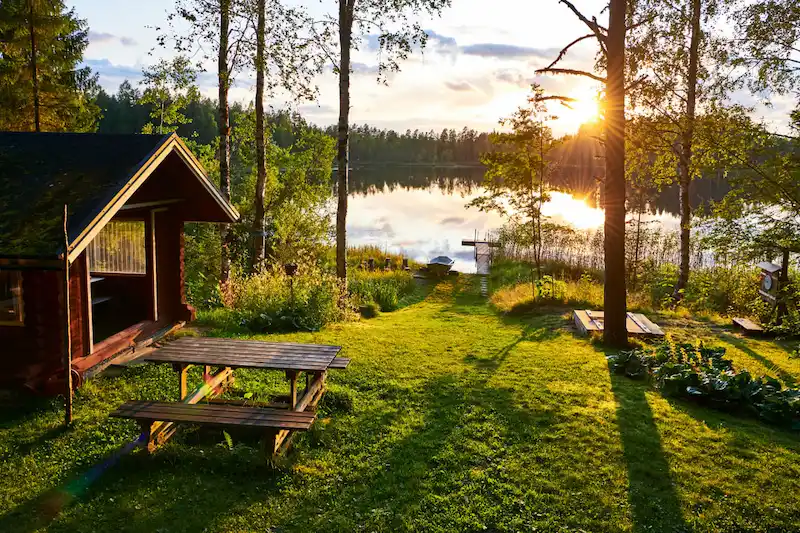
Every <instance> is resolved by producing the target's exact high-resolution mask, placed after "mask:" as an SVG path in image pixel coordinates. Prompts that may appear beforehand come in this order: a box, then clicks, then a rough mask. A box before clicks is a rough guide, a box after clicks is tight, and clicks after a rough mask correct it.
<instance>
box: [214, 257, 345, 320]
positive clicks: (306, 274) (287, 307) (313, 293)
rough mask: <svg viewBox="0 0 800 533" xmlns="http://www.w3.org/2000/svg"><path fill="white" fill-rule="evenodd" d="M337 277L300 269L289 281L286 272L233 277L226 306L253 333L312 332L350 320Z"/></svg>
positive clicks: (313, 269)
mask: <svg viewBox="0 0 800 533" xmlns="http://www.w3.org/2000/svg"><path fill="white" fill-rule="evenodd" d="M345 297H346V296H345V295H344V292H343V289H342V285H341V284H340V283H339V281H338V280H337V279H336V277H335V276H333V275H331V274H329V273H326V272H323V271H321V270H319V269H316V268H313V267H301V268H300V269H299V270H298V272H297V274H296V275H295V276H294V277H293V278H290V277H289V276H287V275H286V274H285V272H284V270H283V268H280V267H275V268H267V269H264V270H262V271H261V272H259V273H258V274H253V275H251V276H247V277H245V276H242V275H241V274H238V273H234V274H233V275H232V276H231V279H230V281H229V283H228V286H227V287H226V292H225V295H224V300H225V304H226V306H227V307H228V308H229V309H231V310H232V311H233V312H234V313H235V314H236V315H237V317H238V319H239V321H240V323H241V325H243V326H245V327H247V328H248V329H250V330H251V331H254V332H268V331H286V330H309V331H316V330H319V329H320V328H322V327H323V326H325V325H326V324H329V323H332V322H337V321H341V320H344V319H345V318H347V314H348V308H349V307H351V304H350V303H349V302H348V305H346V306H345V308H344V309H342V307H341V306H340V305H339V301H340V300H341V299H342V298H345Z"/></svg>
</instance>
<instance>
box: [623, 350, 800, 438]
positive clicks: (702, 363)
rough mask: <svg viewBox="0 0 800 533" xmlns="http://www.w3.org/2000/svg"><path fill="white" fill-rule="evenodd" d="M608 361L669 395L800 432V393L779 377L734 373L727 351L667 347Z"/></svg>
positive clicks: (627, 374)
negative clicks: (650, 381)
mask: <svg viewBox="0 0 800 533" xmlns="http://www.w3.org/2000/svg"><path fill="white" fill-rule="evenodd" d="M608 360H609V366H610V368H611V370H612V372H614V373H615V374H621V375H625V376H628V377H630V378H634V379H644V378H652V380H653V383H654V384H655V386H656V387H657V388H658V389H659V390H660V391H661V392H663V393H664V394H665V395H667V396H674V397H680V398H686V399H691V400H693V401H698V402H701V403H703V404H705V405H708V406H710V407H713V408H715V409H722V410H726V411H736V412H741V413H746V414H751V415H755V416H758V417H759V418H761V419H762V420H765V421H767V422H770V423H773V424H778V425H782V426H787V427H791V428H793V429H800V389H793V388H785V387H784V386H783V385H782V384H781V382H780V381H778V380H777V379H775V378H771V377H767V376H762V377H758V378H754V377H753V376H752V375H751V374H750V373H749V372H748V371H747V370H737V369H735V368H734V366H733V362H732V361H731V360H730V359H727V358H726V357H725V348H708V347H705V346H703V345H702V344H701V345H699V346H698V345H694V344H687V343H680V344H677V343H676V344H673V343H669V342H666V343H663V344H661V345H659V346H658V347H656V348H655V349H654V350H652V349H651V350H642V349H636V350H631V351H624V352H621V353H619V354H617V355H612V356H609V357H608Z"/></svg>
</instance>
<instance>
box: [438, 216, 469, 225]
mask: <svg viewBox="0 0 800 533" xmlns="http://www.w3.org/2000/svg"><path fill="white" fill-rule="evenodd" d="M466 221H467V219H466V218H464V217H447V218H443V219H442V220H440V221H439V224H441V225H442V226H448V225H453V226H461V225H462V224H464V223H465V222H466Z"/></svg>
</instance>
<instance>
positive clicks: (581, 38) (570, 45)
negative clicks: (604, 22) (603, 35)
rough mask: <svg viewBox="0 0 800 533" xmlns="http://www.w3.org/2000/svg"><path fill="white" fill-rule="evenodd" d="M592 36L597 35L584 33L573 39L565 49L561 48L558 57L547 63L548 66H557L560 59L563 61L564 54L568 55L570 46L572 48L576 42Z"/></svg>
mask: <svg viewBox="0 0 800 533" xmlns="http://www.w3.org/2000/svg"><path fill="white" fill-rule="evenodd" d="M592 37H596V36H595V34H594V33H590V34H588V35H584V36H583V37H578V38H577V39H575V40H574V41H572V42H571V43H569V44H568V45H567V46H565V47H564V48H563V50H561V51H560V52H559V53H558V57H557V58H555V59H554V60H553V62H552V63H550V64H549V65H547V68H553V67H554V66H556V63H558V62H559V61H561V60H562V59H563V58H564V56H565V55H566V53H567V50H569V49H570V48H572V47H573V46H575V45H576V44H578V43H579V42H581V41H583V40H584V39H591V38H592Z"/></svg>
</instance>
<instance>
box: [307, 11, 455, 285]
mask: <svg viewBox="0 0 800 533" xmlns="http://www.w3.org/2000/svg"><path fill="white" fill-rule="evenodd" d="M450 2H451V0H393V1H392V2H385V1H383V0H338V2H337V6H338V13H337V15H336V16H334V15H329V16H327V17H325V18H323V19H322V20H318V21H315V22H314V23H313V24H312V25H311V29H312V31H313V32H314V34H315V36H316V37H317V42H318V43H319V47H320V53H321V54H322V56H323V57H324V58H326V59H327V60H328V61H329V62H330V63H331V66H332V68H333V71H334V72H335V73H336V74H337V75H338V76H339V120H338V125H337V143H336V164H337V167H338V170H337V173H336V174H337V180H336V186H337V210H336V274H337V276H338V277H339V278H340V279H341V280H342V281H343V282H345V283H346V281H347V196H348V184H349V173H350V156H349V135H350V106H351V102H350V74H351V72H352V67H353V65H352V61H351V51H352V50H354V49H358V47H359V45H360V44H361V42H362V40H363V38H364V37H365V36H366V35H370V36H371V37H373V38H375V39H376V40H377V43H378V49H379V51H378V65H377V76H378V79H379V80H381V81H384V82H385V81H386V78H385V75H386V74H387V73H389V72H397V71H399V70H400V63H399V62H400V61H401V60H404V59H407V58H408V56H409V55H410V54H411V53H412V51H413V50H414V49H415V48H420V49H421V48H424V46H425V43H426V40H427V34H426V33H425V31H424V30H423V29H422V27H421V26H420V25H419V23H418V22H416V21H415V20H414V19H415V17H416V16H417V15H419V14H423V13H427V14H439V13H440V12H441V11H442V9H444V8H445V7H447V6H449V5H450ZM337 45H338V46H337Z"/></svg>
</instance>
